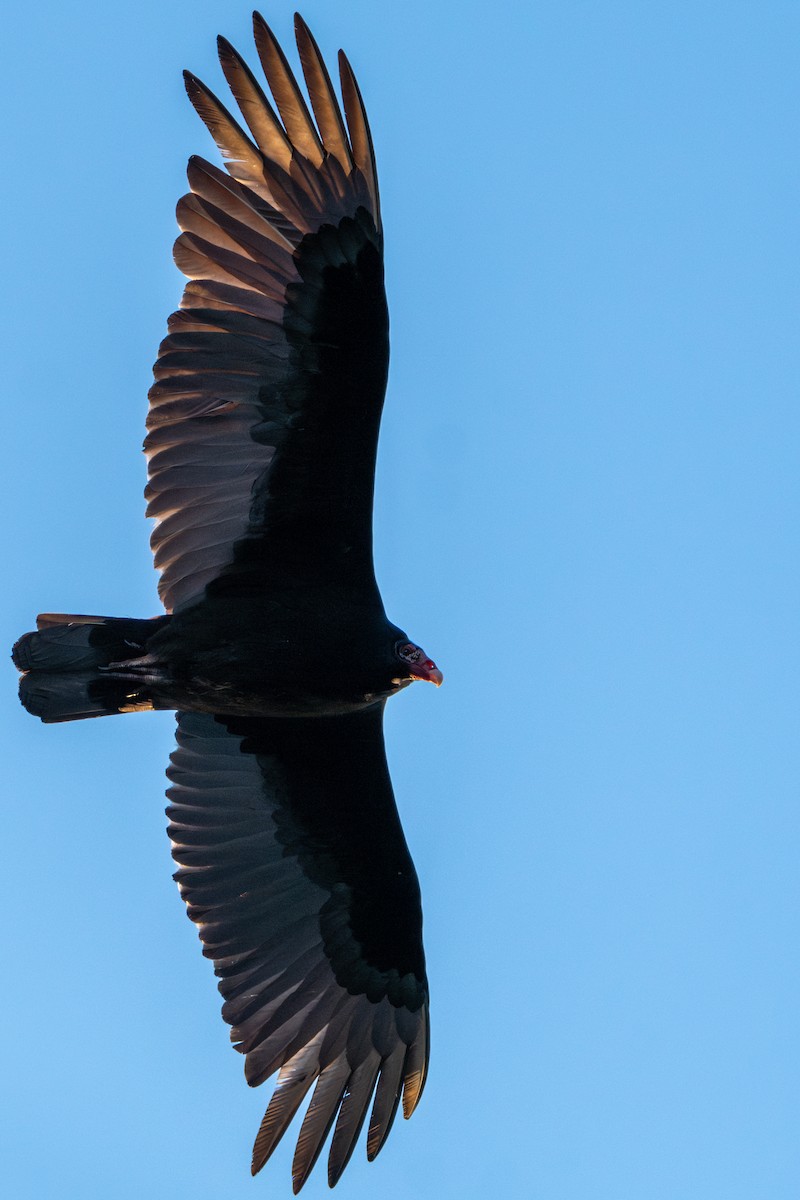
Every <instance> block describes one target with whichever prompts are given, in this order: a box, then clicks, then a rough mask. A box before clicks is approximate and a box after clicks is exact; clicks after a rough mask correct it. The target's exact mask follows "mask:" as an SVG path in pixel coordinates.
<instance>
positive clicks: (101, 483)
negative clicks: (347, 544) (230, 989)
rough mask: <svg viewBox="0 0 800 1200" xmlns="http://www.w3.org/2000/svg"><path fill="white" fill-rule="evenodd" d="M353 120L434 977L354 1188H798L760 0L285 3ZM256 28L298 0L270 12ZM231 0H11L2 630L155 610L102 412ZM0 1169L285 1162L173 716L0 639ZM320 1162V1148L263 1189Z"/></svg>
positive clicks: (788, 579)
mask: <svg viewBox="0 0 800 1200" xmlns="http://www.w3.org/2000/svg"><path fill="white" fill-rule="evenodd" d="M303 12H304V15H305V16H306V18H307V19H308V21H309V23H310V24H311V27H312V29H313V30H314V31H315V33H316V35H317V38H318V40H319V41H320V44H321V46H322V48H323V50H324V51H325V53H326V54H327V55H332V54H333V53H334V52H335V51H336V49H337V48H338V47H339V45H343V46H345V47H346V49H347V51H348V53H349V55H350V57H351V60H352V62H353V63H354V65H355V68H356V71H357V73H358V76H359V79H360V82H361V85H362V89H363V91H364V94H365V96H366V99H367V103H368V108H369V112H370V115H371V120H372V126H373V131H374V135H375V139H376V143H377V148H378V154H379V166H380V175H381V184H382V192H383V199H384V213H385V225H386V236H387V256H388V285H389V292H390V304H391V312H392V333H393V358H392V370H391V380H390V395H389V403H388V405H387V410H386V418H385V424H384V429H383V437H382V444H381V456H380V470H379V480H378V498H377V516H376V522H377V554H378V573H379V578H380V581H381V583H382V586H383V589H384V594H385V598H386V603H387V609H388V611H389V613H390V615H391V616H393V617H394V619H395V620H397V621H399V622H401V623H402V624H403V625H405V626H406V627H407V628H408V630H409V632H410V633H411V635H412V636H413V637H415V638H416V639H418V640H419V641H420V642H421V643H422V644H423V645H424V646H425V648H426V649H427V650H428V652H429V653H430V654H432V655H433V656H434V657H435V658H436V660H437V661H438V662H440V664H441V665H442V667H443V669H444V671H445V674H446V686H445V687H444V688H442V689H441V691H439V692H436V691H435V690H434V689H433V688H424V687H416V688H413V689H412V690H411V692H410V693H406V694H405V695H403V696H402V697H401V698H400V699H399V700H397V701H396V702H394V703H393V704H392V705H391V706H390V708H391V710H392V711H391V714H390V717H389V729H388V736H389V752H390V758H391V763H392V768H393V773H394V778H395V785H396V790H397V794H398V799H399V803H400V807H401V811H402V815H403V819H404V822H405V826H406V830H407V834H408V838H409V841H410V843H411V846H412V850H413V853H414V856H415V859H416V862H417V866H418V869H419V873H420V876H421V880H422V885H423V891H424V899H425V913H426V941H427V950H428V956H429V965H430V975H431V984H432V989H433V1017H432V1019H433V1058H432V1066H431V1074H430V1079H429V1084H428V1090H427V1093H426V1096H425V1098H424V1101H423V1103H422V1105H421V1107H420V1109H419V1110H418V1112H417V1114H416V1115H415V1117H414V1119H413V1120H412V1121H411V1122H410V1123H408V1124H401V1125H400V1126H398V1127H397V1128H396V1129H395V1131H394V1132H393V1134H392V1137H391V1138H390V1139H389V1142H388V1144H387V1146H386V1149H385V1150H384V1152H383V1154H382V1156H381V1158H380V1159H379V1160H378V1162H377V1163H376V1164H374V1165H372V1166H367V1164H366V1161H365V1157H364V1153H363V1147H361V1146H360V1147H359V1148H358V1151H357V1154H356V1156H355V1158H354V1160H353V1162H352V1164H351V1166H350V1167H349V1168H348V1171H347V1173H346V1174H345V1176H344V1179H343V1180H342V1183H341V1184H340V1185H339V1187H340V1193H339V1194H341V1195H343V1196H347V1197H350V1198H351V1200H357V1198H359V1197H373V1196H376V1195H379V1196H381V1197H382V1198H383V1200H400V1198H401V1197H402V1198H403V1200H406V1198H407V1197H408V1196H417V1197H422V1198H425V1200H428V1198H429V1200H449V1198H451V1197H453V1198H456V1197H457V1198H458V1200H484V1198H486V1197H496V1196H503V1197H510V1198H512V1200H516V1198H517V1197H519V1198H521V1200H527V1198H529V1197H536V1198H541V1200H790V1198H791V1200H794V1198H795V1197H796V1196H797V1195H798V1194H800V1163H799V1162H798V1157H799V1154H798V1136H797V1131H798V1127H799V1121H798V1118H799V1117H800V1113H799V1112H798V1108H799V1107H800V1105H799V1104H798V1100H799V1091H800V1084H799V1083H798V1080H800V1061H798V1060H799V1059H800V1053H799V1051H800V1045H799V1043H798V1011H799V1010H800V971H799V970H798V907H799V905H798V901H799V900H800V889H798V870H800V829H799V825H800V821H799V819H798V756H797V740H796V738H797V680H798V674H799V673H800V671H799V668H800V662H799V661H798V658H799V657H800V656H799V655H798V633H797V628H798V627H797V593H798V582H799V580H798V570H797V563H798V539H797V517H798V503H797V502H798V489H797V446H798V432H799V431H798V405H797V401H798V355H797V345H798V339H797V332H798V330H797V322H798V311H799V310H800V304H799V303H798V301H799V300H800V296H799V295H798V249H799V247H798V240H799V239H798V152H797V146H798V117H799V115H800V113H799V106H798V77H799V75H800V72H799V71H798V67H799V66H800V63H798V57H799V56H798V45H799V44H800V8H798V5H797V4H796V2H794V0H792V2H788V0H787V2H785V3H779V2H777V0H766V2H762V3H755V2H749V3H740V2H738V0H725V2H724V3H722V2H717V3H710V2H708V0H691V3H689V2H686V0H677V2H676V0H673V2H672V3H670V4H645V3H641V2H639V0H635V2H634V0H629V2H627V3H625V2H622V0H619V2H612V0H598V2H596V3H588V2H585V3H577V2H575V0H542V2H540V3H536V4H531V5H525V4H511V3H504V2H499V3H494V4H485V3H477V2H474V3H472V2H464V0H462V2H461V3H459V4H454V3H441V4H431V3H430V0H428V2H423V0H404V3H402V4H399V3H392V4H385V5H382V4H377V3H375V2H374V0H369V2H368V0H352V2H350V0H346V2H345V0H342V2H341V3H338V4H331V3H323V2H322V0H308V2H307V3H306V4H305V6H304V8H303ZM265 15H266V16H267V18H268V20H270V21H271V22H272V23H273V25H274V27H275V29H276V32H277V33H278V34H279V36H281V37H282V39H283V40H284V42H285V43H286V42H289V41H290V38H291V12H290V9H289V8H288V7H286V8H282V7H281V6H279V5H278V6H276V5H273V6H272V7H270V8H268V9H266V10H265ZM249 29H250V20H249V10H248V6H247V5H246V4H245V3H242V4H234V3H231V2H229V0H226V2H225V3H222V2H220V0H214V2H211V0H191V2H188V0H162V2H159V3H154V2H153V0H140V2H139V3H136V4H134V3H131V0H117V2H116V3H114V4H112V5H109V4H102V5H100V4H95V3H88V2H87V3H84V4H78V5H75V4H69V5H68V4H62V3H58V4H56V3H54V2H53V0H40V2H38V3H36V4H33V5H29V6H22V5H17V6H16V9H15V11H14V12H12V13H10V14H8V15H7V16H6V18H5V26H4V33H5V53H4V56H3V68H2V72H1V73H0V75H1V78H0V83H1V85H2V89H3V93H4V94H3V96H2V111H3V112H4V114H5V121H4V144H5V150H4V179H5V182H4V186H3V199H2V208H3V214H4V215H3V221H2V231H3V232H2V237H3V241H4V243H5V246H4V250H3V259H4V263H5V267H4V282H3V289H2V295H1V296H0V304H2V307H3V314H2V329H3V334H4V337H5V342H6V345H5V350H4V355H3V361H4V374H5V382H4V392H5V403H4V408H3V411H4V438H5V444H6V455H5V465H4V468H3V472H2V480H1V481H0V486H1V487H2V489H3V491H4V492H5V497H4V503H3V512H4V517H5V519H4V522H3V530H2V536H3V539H4V542H5V545H4V551H3V561H4V562H5V563H6V568H5V572H6V573H5V579H6V584H5V587H4V588H3V595H2V629H3V637H4V638H5V641H6V643H7V644H8V645H9V646H10V644H11V642H12V641H13V639H14V638H15V637H16V636H17V635H18V634H19V633H21V632H22V631H23V630H25V629H28V628H30V627H31V623H32V619H33V617H34V616H35V614H36V612H37V611H40V610H43V609H44V610H46V609H55V610H64V611H77V612H81V611H84V612H104V613H106V612H107V613H116V614H129V615H149V614H153V613H155V612H156V611H157V600H156V591H155V575H154V573H153V571H152V568H151V564H150V559H149V551H148V545H147V532H146V526H145V521H144V518H143V515H142V508H143V506H142V499H141V490H142V486H143V482H144V469H145V467H144V460H143V458H142V456H141V455H140V454H139V444H140V442H141V438H142V432H143V421H144V414H145V393H146V391H147V387H148V385H149V381H150V364H151V362H152V360H153V359H154V357H155V354H156V348H157V345H158V342H159V340H160V338H161V336H162V334H163V330H164V325H165V319H166V316H167V314H168V313H169V312H170V311H171V309H172V308H174V307H175V305H176V303H177V300H178V296H179V292H180V288H181V280H180V277H179V276H178V274H177V272H176V270H175V269H174V267H173V266H172V264H171V244H172V240H173V236H174V219H173V208H174V204H175V201H176V199H177V197H178V196H179V195H180V194H181V192H182V191H183V190H184V165H185V160H186V158H187V156H188V155H189V154H190V153H191V152H194V151H199V152H202V153H204V154H208V155H211V154H212V148H211V144H210V140H209V139H208V137H207V135H206V133H205V131H204V129H203V128H202V126H201V125H200V123H199V121H198V120H197V118H196V117H195V116H194V114H193V112H192V110H191V108H190V105H189V104H188V102H187V100H186V98H185V95H184V93H183V86H182V82H181V77H180V70H181V68H182V67H184V66H189V67H191V68H192V69H193V70H195V71H196V72H198V73H199V74H200V75H201V76H202V77H203V78H204V79H206V80H207V82H208V83H209V84H211V85H212V86H217V85H220V86H221V79H222V76H221V72H220V71H219V68H218V66H217V64H216V61H215V52H214V37H215V35H216V33H217V32H224V33H225V34H226V35H227V36H228V37H229V38H231V40H233V41H234V43H235V44H236V45H238V46H239V48H240V49H242V50H244V51H247V53H248V54H250V56H251V58H252V57H253V55H252V51H251V49H250V47H251V39H250V32H249ZM2 704H3V718H2V719H3V728H4V731H5V735H6V748H5V753H4V756H3V767H4V773H5V781H4V784H3V788H2V791H3V797H4V800H3V805H2V816H1V817H0V822H1V823H2V827H1V828H0V839H1V840H0V845H1V846H2V859H3V862H2V870H0V902H1V903H2V912H3V916H4V924H3V939H2V941H3V946H2V949H3V955H2V957H3V968H2V973H3V977H2V988H1V990H0V1009H1V1010H2V1011H1V1012H0V1029H2V1049H3V1055H2V1057H3V1068H2V1077H3V1087H2V1089H0V1143H2V1152H1V1153H2V1161H3V1190H4V1193H5V1194H6V1195H8V1196H9V1197H14V1200H40V1198H45V1197H46V1198H48V1200H50V1198H52V1197H65V1198H67V1200H72V1198H73V1197H75V1198H80V1200H101V1198H102V1200H129V1198H130V1200H134V1198H136V1200H141V1197H143V1196H144V1197H147V1200H162V1198H167V1197H169V1198H172V1197H174V1196H175V1195H176V1194H178V1193H180V1194H182V1195H188V1196H192V1197H193V1198H195V1200H218V1198H219V1197H224V1198H225V1200H239V1198H240V1197H254V1196H265V1197H266V1196H269V1197H280V1196H288V1195H290V1181H289V1160H290V1156H291V1144H290V1142H291V1139H287V1142H286V1145H285V1146H283V1147H282V1148H281V1150H280V1152H279V1153H278V1154H277V1155H276V1157H275V1160H274V1161H273V1162H272V1163H271V1164H270V1166H269V1167H268V1168H267V1171H266V1172H265V1175H263V1176H261V1177H260V1178H259V1179H258V1180H257V1181H256V1182H252V1181H251V1180H250V1178H249V1175H248V1165H249V1154H250V1147H251V1142H252V1138H253V1135H254V1133H255V1130H256V1128H257V1126H258V1122H259V1120H260V1117H261V1114H262V1112H263V1108H264V1106H265V1104H266V1101H267V1099H268V1094H269V1088H268V1087H265V1088H262V1089H261V1090H260V1091H258V1092H252V1091H250V1090H249V1089H248V1088H247V1087H246V1086H245V1083H244V1079H243V1076H242V1063H241V1060H240V1059H239V1057H238V1056H237V1055H235V1054H233V1053H232V1052H231V1050H230V1049H229V1047H228V1042H227V1031H226V1029H225V1027H224V1026H223V1024H222V1022H221V1020H220V1018H219V1015H218V1009H219V1003H218V998H217V993H216V989H215V985H214V980H213V976H212V973H211V970H210V967H209V964H208V963H207V962H205V961H204V960H203V959H202V957H201V955H200V953H199V947H198V945H197V942H196V936H195V933H194V930H193V929H192V927H191V926H190V924H189V922H188V921H187V920H186V918H185V916H184V915H183V911H182V905H181V903H180V901H179V899H178V895H177V891H176V889H175V886H174V884H173V883H172V881H171V878H170V874H171V860H170V858H169V851H168V844H167V840H166V837H165V835H164V824H165V822H164V818H163V789H164V777H163V772H164V767H165V763H166V760H167V756H168V754H169V751H170V749H171V746H172V738H173V733H172V718H171V716H170V715H169V714H159V715H156V716H136V717H129V718H114V719H109V720H107V721H104V722H88V723H86V724H84V725H68V726H61V727H53V728H45V727H43V726H41V725H40V724H39V723H37V722H35V721H34V720H33V719H31V718H29V717H27V716H26V714H24V713H23V711H22V710H21V709H20V708H19V706H18V704H17V701H16V698H15V685H14V677H13V671H12V669H11V666H10V664H9V666H8V669H7V676H6V681H5V689H4V697H3V700H2ZM304 1194H305V1195H307V1196H308V1197H309V1200H312V1198H313V1197H317V1196H322V1195H323V1194H327V1189H326V1186H325V1179H324V1172H321V1171H319V1169H318V1172H316V1173H315V1175H314V1176H313V1177H312V1180H311V1182H310V1184H309V1185H308V1186H307V1190H306V1192H305V1193H304Z"/></svg>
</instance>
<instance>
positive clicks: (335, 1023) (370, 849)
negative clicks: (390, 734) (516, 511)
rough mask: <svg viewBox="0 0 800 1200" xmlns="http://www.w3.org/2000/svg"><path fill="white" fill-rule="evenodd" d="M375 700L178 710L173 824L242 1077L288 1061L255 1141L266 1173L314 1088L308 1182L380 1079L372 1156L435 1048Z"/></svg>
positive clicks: (184, 888) (357, 1123) (335, 1150)
mask: <svg viewBox="0 0 800 1200" xmlns="http://www.w3.org/2000/svg"><path fill="white" fill-rule="evenodd" d="M382 719H383V705H375V706H374V707H372V708H369V709H365V710H363V711H362V712H359V713H355V714H352V715H347V716H342V717H317V718H312V719H309V720H301V719H291V720H290V719H286V720H281V719H272V720H270V719H264V718H238V717H237V718H231V717H220V716H211V715H209V714H203V713H180V714H179V716H178V749H177V750H176V752H175V753H174V754H173V756H172V766H171V768H170V770H169V777H170V779H171V780H172V787H171V788H170V789H169V791H168V793H167V794H168V796H169V798H170V801H171V805H170V807H169V808H168V810H167V812H168V815H169V817H170V826H169V835H170V838H171V839H172V842H173V844H174V845H173V856H174V857H175V859H176V860H177V862H178V863H179V864H180V869H179V870H178V872H177V873H176V876H175V878H176V879H177V881H178V883H179V884H180V889H181V894H182V896H183V898H184V900H185V901H186V904H187V907H188V913H189V916H190V917H191V918H192V920H193V921H194V922H195V923H196V924H197V926H198V928H199V933H200V937H201V939H202V941H203V947H204V948H203V953H204V954H205V955H206V956H207V957H208V958H212V959H213V960H214V966H215V970H216V973H217V975H218V976H219V979H220V983H219V989H220V991H221V992H222V995H223V997H224V998H225V1003H224V1005H223V1008H222V1014H223V1017H224V1018H225V1020H226V1021H228V1022H229V1023H230V1024H231V1025H232V1026H233V1029H232V1032H231V1038H232V1040H233V1042H234V1043H235V1045H236V1048H237V1050H240V1051H241V1052H242V1053H243V1054H244V1055H245V1056H246V1060H245V1074H246V1077H247V1081H248V1083H250V1084H251V1086H255V1085H257V1084H259V1083H262V1082H263V1081H264V1080H265V1079H266V1078H267V1077H268V1076H269V1075H271V1074H272V1073H273V1072H274V1071H279V1075H278V1079H277V1084H276V1087H275V1091H274V1093H273V1095H272V1099H271V1100H270V1103H269V1107H268V1108H267V1111H266V1114H265V1116H264V1120H263V1121H262V1124H261V1128H260V1130H259V1133H258V1136H257V1138H256V1142H255V1146H254V1149H253V1165H252V1169H253V1173H254V1174H255V1173H256V1172H257V1171H259V1170H260V1169H261V1167H262V1166H263V1165H264V1163H265V1162H266V1161H267V1159H268V1158H269V1156H270V1154H271V1153H272V1150H273V1149H274V1147H275V1146H276V1145H277V1143H278V1141H279V1140H280V1138H281V1136H282V1135H283V1133H284V1132H285V1130H286V1128H287V1126H288V1124H289V1122H290V1121H291V1119H292V1117H293V1116H294V1114H295V1112H296V1111H297V1109H298V1107H299V1106H300V1104H301V1103H302V1101H303V1099H304V1097H305V1096H306V1094H307V1092H308V1091H309V1089H310V1088H311V1086H312V1085H313V1084H314V1083H316V1086H315V1088H314V1093H313V1097H312V1099H311V1103H310V1106H309V1108H308V1110H307V1112H306V1115H305V1118H304V1120H303V1123H302V1126H301V1129H300V1134H299V1138H298V1142H297V1149H296V1152H295V1156H294V1163H293V1168H292V1178H293V1182H294V1190H295V1192H297V1191H299V1190H300V1188H301V1187H302V1185H303V1183H304V1182H305V1180H306V1179H307V1178H308V1175H309V1172H310V1171H311V1168H312V1167H313V1165H314V1163H315V1161H316V1159H317V1156H318V1154H319V1152H320V1150H321V1148H322V1145H323V1143H324V1141H325V1138H326V1137H327V1134H328V1132H329V1130H330V1129H331V1127H332V1126H333V1125H334V1123H335V1129H334V1133H333V1140H332V1143H331V1150H330V1156H329V1160H328V1179H329V1182H330V1184H331V1186H333V1184H335V1183H336V1181H337V1180H338V1178H339V1176H340V1175H341V1173H342V1171H343V1170H344V1168H345V1166H346V1165H347V1162H348V1160H349V1158H350V1154H351V1153H352V1150H353V1147H354V1145H355V1142H356V1139H357V1138H358V1134H359V1132H360V1129H361V1125H362V1122H363V1120H364V1117H365V1115H366V1113H367V1110H368V1107H369V1103H370V1099H371V1097H372V1094H373V1091H374V1093H375V1100H374V1103H373V1106H372V1115H371V1118H370V1123H369V1132H368V1135H367V1155H368V1157H369V1158H370V1159H372V1158H374V1157H375V1156H376V1155H377V1153H378V1151H379V1150H380V1148H381V1146H382V1145H383V1143H384V1141H385V1139H386V1137H387V1135H388V1133H389V1129H390V1127H391V1124H392V1121H393V1119H394V1115H395V1112H396V1110H397V1106H398V1102H399V1100H400V1097H401V1094H402V1099H403V1109H404V1113H405V1115H406V1116H407V1117H408V1116H410V1115H411V1113H412V1112H413V1110H414V1108H415V1106H416V1104H417V1101H418V1100H419V1097H420V1094H421V1092H422V1087H423V1084H424V1082H425V1074H426V1070H427V1062H428V990H427V982H426V977H425V962H424V954H423V949H422V913H421V908H420V897H419V885H418V883H417V877H416V873H415V871H414V865H413V863H412V861H411V858H410V856H409V853H408V848H407V846H406V843H405V839H404V837H403V831H402V829H401V826H400V821H399V818H398V815H397V809H396V808H395V803H394V797H393V794H392V787H391V782H390V779H389V773H388V769H387V766H386V757H385V753H384V746H383V731H382Z"/></svg>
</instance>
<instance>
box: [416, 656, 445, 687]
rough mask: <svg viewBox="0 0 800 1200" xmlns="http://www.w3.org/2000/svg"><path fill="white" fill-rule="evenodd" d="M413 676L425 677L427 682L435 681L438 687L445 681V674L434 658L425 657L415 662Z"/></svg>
mask: <svg viewBox="0 0 800 1200" xmlns="http://www.w3.org/2000/svg"><path fill="white" fill-rule="evenodd" d="M411 678H412V679H424V680H425V681H426V682H427V683H435V684H436V686H437V687H441V686H442V684H443V683H444V675H443V674H442V672H441V671H440V670H439V668H438V667H437V665H436V663H435V662H434V661H433V659H432V658H425V659H423V661H422V662H421V663H415V664H414V667H413V669H412V671H411Z"/></svg>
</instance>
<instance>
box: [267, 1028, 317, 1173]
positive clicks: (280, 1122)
mask: <svg viewBox="0 0 800 1200" xmlns="http://www.w3.org/2000/svg"><path fill="white" fill-rule="evenodd" d="M315 1049H316V1047H315V1046H314V1045H313V1043H312V1045H311V1046H309V1047H307V1048H306V1050H305V1051H304V1052H303V1053H302V1054H299V1055H297V1056H296V1058H295V1059H292V1060H291V1061H290V1062H288V1063H286V1065H285V1066H284V1067H282V1068H281V1071H280V1074H279V1075H278V1082H277V1083H276V1085H275V1091H274V1092H273V1093H272V1097H271V1099H270V1102H269V1105H268V1106H267V1111H266V1112H265V1113H264V1118H263V1120H262V1122H261V1127H260V1128H259V1131H258V1133H257V1134H256V1140H255V1143H254V1145H253V1160H252V1163H251V1165H250V1171H251V1174H253V1175H257V1174H258V1172H259V1171H260V1170H261V1168H262V1167H263V1166H264V1164H265V1163H266V1162H267V1160H268V1159H269V1157H270V1155H271V1154H272V1151H273V1150H274V1149H275V1147H276V1146H277V1144H278V1142H279V1141H280V1140H281V1138H282V1137H283V1135H284V1133H285V1132H286V1130H287V1129H288V1127H289V1125H290V1124H291V1120H292V1117H293V1116H294V1114H295V1113H296V1112H297V1110H298V1108H299V1107H300V1105H301V1104H302V1103H303V1099H304V1098H305V1095H306V1093H307V1092H308V1089H309V1088H310V1087H311V1085H312V1083H313V1082H314V1080H315V1079H316V1078H317V1075H318V1074H319V1067H318V1066H317V1065H316V1064H314V1063H313V1061H312V1062H309V1060H310V1059H311V1060H313V1056H314V1052H315Z"/></svg>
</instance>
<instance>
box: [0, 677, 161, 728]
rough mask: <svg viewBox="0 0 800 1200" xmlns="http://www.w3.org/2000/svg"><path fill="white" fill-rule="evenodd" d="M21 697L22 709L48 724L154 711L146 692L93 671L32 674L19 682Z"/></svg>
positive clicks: (121, 680) (127, 681) (123, 680)
mask: <svg viewBox="0 0 800 1200" xmlns="http://www.w3.org/2000/svg"><path fill="white" fill-rule="evenodd" d="M19 698H20V702H21V704H22V706H23V708H26V709H27V710H28V712H29V713H30V714H31V715H32V716H34V717H39V718H40V720H42V721H44V723H45V725H54V724H57V723H58V722H60V721H83V720H85V719H86V718H87V717H108V716H111V715H113V714H114V713H124V712H140V711H144V710H148V709H152V708H153V703H152V700H150V699H149V697H148V696H147V694H146V691H145V690H143V689H141V688H136V685H135V684H133V683H132V682H131V681H130V680H126V679H119V678H116V677H114V676H112V675H101V674H100V673H99V672H92V671H85V672H82V673H80V674H74V673H73V674H69V673H66V672H58V673H56V674H51V673H49V672H47V671H31V672H29V673H28V674H27V675H23V677H22V679H21V680H20V681H19Z"/></svg>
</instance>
